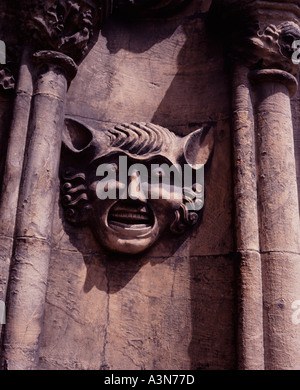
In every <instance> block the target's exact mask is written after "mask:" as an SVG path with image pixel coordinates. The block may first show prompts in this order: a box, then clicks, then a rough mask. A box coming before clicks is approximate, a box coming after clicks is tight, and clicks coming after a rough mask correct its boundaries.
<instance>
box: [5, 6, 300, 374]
mask: <svg viewBox="0 0 300 390" xmlns="http://www.w3.org/2000/svg"><path fill="white" fill-rule="evenodd" d="M25 3H26V4H27V5H30V4H31V5H33V4H35V5H38V7H36V9H35V11H34V10H33V11H34V12H33V14H32V15H30V13H27V14H26V15H25V16H26V18H25V20H26V25H27V26H29V25H30V31H31V33H32V38H34V39H33V40H32V39H31V40H30V39H29V40H28V39H27V40H26V42H27V43H29V45H32V46H33V47H34V48H35V49H37V48H38V49H41V52H39V53H38V54H35V56H34V57H35V60H41V56H42V58H43V60H42V61H38V62H36V61H32V54H33V53H34V50H33V47H31V48H30V47H29V48H28V47H27V48H26V50H25V51H24V54H23V57H22V60H21V68H20V72H19V75H20V77H19V79H18V84H17V88H16V92H17V96H16V98H15V101H14V104H12V103H13V102H12V100H10V99H12V95H3V98H1V99H0V135H1V142H2V141H3V146H1V147H2V148H3V150H4V153H6V150H7V156H8V157H7V159H6V163H5V165H4V160H5V159H4V158H3V162H2V165H1V166H2V167H3V171H4V179H3V185H2V194H1V199H2V200H1V202H2V203H0V204H2V206H1V210H3V211H5V212H3V213H1V215H0V221H1V224H2V225H1V230H0V250H1V257H0V259H1V260H0V261H1V267H0V272H1V274H2V275H1V278H2V280H1V291H0V292H1V294H2V295H1V296H0V299H2V297H5V292H6V283H7V280H8V275H9V268H10V271H11V273H10V279H9V282H10V283H9V294H8V301H7V302H8V311H7V320H8V324H7V326H6V327H5V328H3V329H4V330H5V333H4V334H3V336H4V337H3V342H2V346H1V349H2V351H1V353H2V357H1V358H2V361H3V363H4V368H9V369H10V368H21V369H28V368H38V369H97V370H99V369H101V370H105V369H126V370H127V369H138V370H140V369H162V370H164V369H177V370H178V369H200V370H208V369H234V368H239V369H263V368H264V367H265V368H267V369H290V368H299V363H298V362H299V359H298V357H297V354H299V350H300V347H299V340H300V337H299V325H295V321H294V322H293V318H294V317H295V311H294V308H295V302H298V300H299V293H300V292H299V283H298V279H299V277H298V276H299V275H298V274H299V265H298V264H299V259H298V257H299V237H298V230H299V210H298V201H297V197H298V195H297V188H296V184H297V183H296V170H297V171H298V187H299V172H300V171H299V160H300V157H299V156H300V153H299V150H298V149H299V148H298V144H299V139H298V138H299V137H298V135H297V127H298V124H299V123H298V122H299V110H298V108H297V105H298V102H299V92H297V93H296V95H295V96H294V98H293V100H292V111H291V110H290V96H291V95H293V93H295V91H296V88H295V87H296V82H295V78H294V75H292V74H295V73H296V72H297V70H298V68H297V67H296V66H293V64H292V63H291V61H290V56H291V54H292V51H291V43H292V42H291V39H290V38H291V37H292V38H293V39H298V37H299V29H298V27H297V25H298V23H299V16H300V13H299V7H298V6H299V1H298V0H297V1H296V0H295V1H291V2H290V3H289V4H288V5H287V3H286V2H280V1H276V2H272V1H270V2H263V3H262V2H260V1H256V0H247V1H245V2H237V1H235V0H234V1H233V0H232V1H230V0H226V1H225V0H224V1H220V2H214V3H213V5H214V6H215V5H221V6H224V8H223V10H224V13H223V16H224V17H225V19H224V18H223V17H222V18H221V19H222V20H223V21H224V20H226V17H229V19H228V20H231V21H232V20H233V19H232V17H233V15H234V16H236V15H240V16H241V18H240V19H238V20H239V21H240V23H238V24H237V25H236V24H235V23H230V25H227V26H226V23H225V25H224V23H223V24H221V19H215V20H214V21H213V22H212V21H211V19H209V25H208V24H207V23H206V21H207V20H208V19H207V18H208V14H207V11H208V10H209V7H210V5H211V1H203V2H197V1H190V2H187V3H186V4H185V7H181V5H183V4H181V3H185V2H184V1H183V2H181V1H179V0H178V1H176V0H174V1H171V0H170V1H168V0H166V1H150V0H149V2H148V1H147V2H146V3H143V6H141V3H140V2H139V1H134V2H130V4H129V2H127V1H117V2H114V9H113V11H114V14H113V15H112V16H111V17H110V19H108V20H106V22H105V24H103V26H102V29H101V31H100V33H99V35H97V33H96V34H94V35H93V36H92V31H91V30H90V29H89V27H88V31H86V30H85V28H86V27H87V25H89V26H90V27H91V24H90V22H91V18H90V16H91V15H90V14H89V15H86V16H87V18H86V19H85V20H81V22H83V24H84V23H86V24H87V25H85V26H83V25H82V24H81V23H80V22H79V21H78V20H77V19H76V12H78V15H81V16H84V15H85V11H84V10H85V9H86V8H85V7H86V6H87V4H89V3H91V2H90V1H84V0H82V1H79V0H76V1H75V0H72V1H64V0H61V1H57V2H56V1H54V0H53V1H52V0H47V1H46V2H44V3H43V4H42V2H38V1H34V2H30V1H26V2H24V4H25ZM104 3H105V4H104ZM108 3H109V1H106V2H102V4H103V6H104V8H103V9H102V11H104V14H105V15H108V13H110V10H111V9H110V8H107V5H108ZM217 3H218V4H217ZM177 5H180V7H179V8H177ZM175 8H176V9H175ZM68 10H73V11H74V12H75V11H76V12H75V14H74V13H72V12H73V11H72V12H71V15H69V14H68ZM27 11H30V9H29V8H28V9H27ZM44 11H45V12H44ZM168 12H170V13H168ZM226 12H228V14H226ZM229 12H230V14H229ZM231 12H232V13H231ZM104 14H101V12H100V14H98V16H99V17H100V19H101V18H102V17H103V16H104ZM4 15H8V17H9V20H11V19H13V18H14V11H13V7H8V8H7V7H6V8H5V7H4V5H3V4H2V5H0V16H1V17H2V16H4ZM101 15H102V16H101ZM211 15H212V16H215V17H216V14H215V13H214V14H211ZM245 15H246V16H247V17H246V20H247V19H248V21H249V22H250V23H249V24H247V23H244V21H245V18H244V17H245ZM161 16H163V18H162V19H161V18H160V17H161ZM282 19H284V20H282ZM93 20H94V19H93ZM102 21H103V19H102ZM219 23H220V25H222V28H223V29H224V30H223V31H224V32H225V30H226V29H228V30H229V31H227V30H226V31H227V33H229V36H230V33H233V32H234V34H233V35H232V37H233V36H236V37H238V38H239V42H238V44H237V45H234V43H233V42H232V40H231V39H227V41H226V42H224V41H222V40H221V37H220V34H219V33H218V26H219ZM257 23H258V25H257ZM0 26H1V27H0V39H1V37H5V32H4V30H5V28H4V27H2V25H1V24H0ZM3 26H5V24H3ZM240 27H241V29H239V28H240ZM248 27H249V29H247V28H248ZM39 29H42V32H43V33H42V34H40V36H39V37H38V36H37V31H39ZM76 29H77V30H78V31H77V30H76ZM245 32H246V34H245V35H243V34H244V33H245ZM222 37H223V35H222ZM224 37H225V34H224ZM27 38H28V36H27ZM37 38H38V39H37ZM40 38H42V39H40ZM227 38H228V35H227ZM245 38H246V41H247V45H246V46H244V45H241V42H245ZM8 43H9V45H11V44H12V46H13V44H15V43H16V41H14V39H12V40H10V41H9V42H8ZM229 46H231V52H230V57H229V58H230V61H228V56H224V49H226V50H227V49H228V48H229ZM232 46H233V47H232ZM87 48H88V49H89V50H90V51H89V53H88V55H87V56H86V57H85V58H84V59H83V60H82V62H81V59H82V55H83V54H87V52H86V49H87ZM237 49H238V50H237ZM53 50H54V51H53ZM250 51H251V52H250ZM66 54H67V55H70V56H71V57H72V58H70V57H66ZM17 57H18V56H17ZM18 58H19V60H20V56H19V57H18ZM74 60H75V61H74ZM75 62H76V63H77V65H79V66H78V73H77V75H76V77H75V78H74V79H73V81H72V78H73V77H74V76H75V73H76V70H77V67H76V65H75ZM70 66H71V67H70ZM249 71H252V73H251V78H248V75H249ZM253 71H254V73H253ZM287 72H290V73H287ZM250 79H251V80H250ZM67 87H69V89H68V92H67V94H66V90H67ZM32 99H33V100H32ZM13 106H14V110H13ZM65 114H66V115H67V117H72V118H73V119H75V120H78V121H79V122H82V123H85V124H87V125H88V126H90V127H91V128H92V129H94V130H95V129H96V130H95V131H98V132H99V140H100V138H101V136H102V135H103V134H102V133H101V131H103V130H104V132H103V133H105V131H107V130H109V129H112V128H114V126H115V125H118V124H120V123H132V122H135V123H154V124H155V125H158V126H162V127H165V128H167V129H169V130H170V131H173V132H174V134H175V135H177V136H181V137H184V136H187V135H189V134H193V132H194V131H196V133H197V129H199V128H209V127H210V128H213V129H214V150H213V153H212V155H211V158H210V160H209V162H208V163H207V167H206V173H205V206H204V208H203V210H202V211H201V215H200V218H199V221H198V223H197V224H196V225H195V226H194V227H193V230H191V231H186V232H184V233H183V234H182V235H180V236H178V237H175V236H174V235H173V234H171V232H170V231H168V229H166V231H165V232H164V233H163V234H162V235H161V236H160V237H159V238H158V240H157V241H156V242H155V243H153V245H152V246H151V247H150V248H148V249H147V250H146V251H144V252H141V253H138V254H132V253H128V254H127V255H124V254H119V253H117V252H114V251H111V250H107V249H105V248H104V247H103V246H102V245H99V241H101V240H97V239H95V234H93V233H94V232H93V229H94V227H93V225H90V226H85V224H84V223H83V222H85V221H84V219H85V218H84V217H85V215H84V212H85V211H86V210H85V209H84V208H83V209H82V210H83V214H82V215H81V217H83V219H82V220H81V221H80V222H81V223H79V224H77V226H76V225H74V224H71V223H70V222H74V221H72V218H71V217H70V216H69V217H68V216H67V217H66V215H65V213H64V208H63V205H62V199H61V198H60V188H59V183H58V172H57V169H58V163H59V148H60V141H61V139H60V137H61V131H62V127H63V126H62V124H63V121H64V119H65V118H64V116H65ZM11 115H12V126H11V127H10V126H9V124H10V123H7V122H10V116H11ZM292 116H293V119H294V137H295V145H294V143H293V129H292V120H291V118H292ZM28 123H29V133H28V137H27V130H28ZM9 127H10V128H11V130H10V131H11V132H10V142H7V137H8V133H9ZM99 142H100V141H99ZM7 145H8V146H7ZM98 146H99V145H98ZM294 149H295V151H296V158H295V156H294ZM24 150H25V160H24V161H25V162H24V165H23V156H24ZM62 156H63V157H64V155H63V154H62ZM295 161H296V166H295ZM76 163H77V168H78V165H80V164H81V161H80V160H79V159H78V161H76ZM75 165H76V164H75ZM1 166H0V168H1ZM22 167H23V168H22ZM21 177H22V180H21ZM73 189H74V188H72V187H68V191H72V190H73ZM80 191H81V190H80ZM72 194H73V193H71V195H70V193H67V194H65V195H67V196H72ZM67 200H69V201H73V199H69V198H68V199H67ZM18 201H19V207H18V213H17V224H16V226H15V223H14V222H15V214H16V207H17V206H16V205H17V203H18ZM99 210H100V212H101V208H100V209H99ZM161 214H163V213H161ZM73 217H74V215H73ZM73 219H74V218H73ZM100 235H101V232H98V234H97V235H96V237H98V238H99V237H100ZM13 248H15V249H14V252H12V249H13ZM110 249H113V248H110ZM12 255H13V256H12ZM11 259H12V262H11ZM48 266H49V269H48ZM3 299H4V298H3Z"/></svg>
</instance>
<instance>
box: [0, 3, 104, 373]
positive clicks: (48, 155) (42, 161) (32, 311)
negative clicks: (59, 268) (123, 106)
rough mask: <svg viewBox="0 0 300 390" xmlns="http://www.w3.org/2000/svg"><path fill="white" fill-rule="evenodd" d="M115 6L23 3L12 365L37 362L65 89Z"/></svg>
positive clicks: (7, 188)
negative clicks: (97, 31) (111, 7)
mask: <svg viewBox="0 0 300 390" xmlns="http://www.w3.org/2000/svg"><path fill="white" fill-rule="evenodd" d="M109 4H110V2H109V1H105V0H103V1H87V0H60V1H54V0H47V1H38V0H34V1H26V2H24V1H22V2H20V17H21V19H22V21H23V32H22V33H23V34H24V36H25V37H26V45H25V49H24V53H23V59H22V63H21V67H20V76H19V84H18V87H17V96H16V100H15V114H14V118H13V123H12V128H11V133H10V143H9V147H8V154H7V162H6V170H5V174H4V191H3V193H2V198H1V203H0V209H1V213H0V214H1V223H0V236H1V238H2V240H1V244H2V247H3V249H4V251H3V252H2V257H3V259H2V260H3V261H2V264H4V266H2V280H3V281H4V282H3V281H2V284H3V285H4V288H3V291H2V293H3V294H4V295H5V293H6V282H7V280H8V270H9V268H10V274H9V283H8V289H7V298H6V300H7V308H8V310H7V318H6V326H5V332H4V338H3V345H2V365H3V366H4V367H5V368H7V369H34V368H35V367H36V366H37V364H38V356H39V338H40V334H41V330H42V318H43V310H44V302H45V294H46V285H47V275H48V266H49V259H50V250H51V237H52V222H53V211H54V202H55V194H56V189H57V180H58V166H59V159H60V149H61V132H62V128H63V121H64V108H65V100H66V93H67V89H68V86H69V84H70V83H71V81H72V79H73V78H74V77H75V75H76V72H77V64H78V63H79V62H80V61H81V59H82V58H83V56H84V55H85V54H86V53H87V50H88V44H89V42H90V37H91V35H92V33H93V29H95V28H96V27H98V26H99V24H100V23H101V22H102V21H103V20H104V19H105V17H106V16H107V15H108V13H109V10H110V7H109ZM24 155H25V158H24V159H23V157H22V156H24ZM14 221H15V223H14ZM13 245H14V252H12V248H13ZM11 256H12V258H11ZM10 258H11V260H10Z"/></svg>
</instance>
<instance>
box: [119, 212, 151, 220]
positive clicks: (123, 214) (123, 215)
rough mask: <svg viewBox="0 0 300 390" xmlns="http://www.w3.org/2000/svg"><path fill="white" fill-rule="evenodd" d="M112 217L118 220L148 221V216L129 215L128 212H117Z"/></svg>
mask: <svg viewBox="0 0 300 390" xmlns="http://www.w3.org/2000/svg"><path fill="white" fill-rule="evenodd" d="M112 217H116V218H120V217H123V218H132V219H143V220H147V219H148V217H147V215H145V214H141V213H128V212H115V213H112Z"/></svg>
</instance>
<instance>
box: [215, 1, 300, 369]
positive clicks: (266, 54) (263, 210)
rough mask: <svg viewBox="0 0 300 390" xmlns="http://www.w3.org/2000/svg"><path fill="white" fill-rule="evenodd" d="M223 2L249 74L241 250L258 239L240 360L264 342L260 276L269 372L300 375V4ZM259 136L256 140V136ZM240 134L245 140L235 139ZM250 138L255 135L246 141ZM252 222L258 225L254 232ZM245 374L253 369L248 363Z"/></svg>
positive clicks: (247, 280) (244, 77)
mask: <svg viewBox="0 0 300 390" xmlns="http://www.w3.org/2000/svg"><path fill="white" fill-rule="evenodd" d="M220 3H222V6H223V11H224V12H225V13H226V12H227V15H226V17H227V23H226V22H225V23H226V24H225V25H224V26H225V28H227V32H230V33H231V35H229V36H230V38H229V39H228V40H230V42H231V50H232V52H231V53H234V63H235V65H234V67H235V69H237V65H236V64H239V65H238V68H239V69H242V68H243V69H244V70H243V71H239V72H237V71H235V72H234V85H235V86H237V87H234V96H235V100H236V101H237V103H236V105H235V106H234V113H233V115H234V118H235V119H234V124H235V128H234V150H235V161H234V163H235V172H236V178H237V179H238V180H237V181H236V186H238V189H240V190H241V191H237V190H236V191H235V195H236V196H235V202H236V209H237V215H236V217H237V222H236V229H237V232H238V234H237V249H238V246H239V243H240V241H241V240H240V237H239V234H240V233H241V232H242V231H244V232H246V235H245V236H246V237H247V236H248V237H250V236H249V234H250V233H251V232H252V231H253V232H254V233H255V235H253V236H252V238H255V240H254V241H252V244H254V247H252V249H255V253H256V255H255V256H254V252H253V253H252V256H251V257H248V258H247V257H245V258H244V260H245V261H242V262H240V263H239V265H238V266H239V280H238V281H239V284H240V285H241V286H242V288H241V289H240V290H239V297H238V302H239V303H240V306H239V309H240V312H239V314H240V315H239V324H238V329H240V330H242V337H240V338H239V339H238V341H239V346H238V350H239V352H240V356H239V358H238V360H239V362H241V361H242V362H243V360H244V359H246V357H247V356H249V354H250V356H251V358H252V357H254V355H253V352H254V349H253V346H254V345H256V344H257V342H258V340H260V341H261V331H259V330H257V333H256V332H255V331H254V332H253V331H251V327H252V324H254V326H255V325H259V322H260V323H261V324H262V322H261V314H262V310H261V304H259V302H257V306H256V307H255V301H256V297H259V296H261V283H260V282H259V277H260V276H259V272H260V273H261V281H262V298H263V334H264V336H263V342H264V348H263V350H262V349H261V352H260V353H262V352H263V353H264V365H265V369H268V370H269V369H273V370H275V369H299V367H300V363H299V362H300V327H299V326H296V325H295V324H293V321H292V318H293V307H294V306H293V302H294V301H296V300H299V296H300V283H299V280H300V257H299V253H300V224H299V206H298V194H297V181H296V168H295V155H294V142H293V125H292V119H291V117H292V115H291V106H290V98H291V97H292V96H293V95H294V93H295V92H296V90H297V80H296V78H295V77H294V75H295V74H296V73H297V72H298V71H299V67H298V65H295V64H294V63H293V61H292V56H293V54H294V50H293V42H294V41H296V40H298V39H300V28H299V21H300V12H299V5H300V4H299V1H290V2H289V3H288V4H287V3H286V2H283V1H282V2H280V1H276V2H273V1H265V2H260V1H256V0H248V1H245V2H240V1H232V0H231V1H227V0H221V1H220ZM234 20H235V21H236V23H234ZM233 46H234V47H233ZM240 91H243V93H242V94H240ZM248 91H249V93H248ZM240 96H242V97H243V99H239V97H240ZM247 107H250V108H251V107H253V114H251V115H249V112H250V111H251V110H249V109H248V108H247ZM243 112H244V113H243ZM253 129H254V132H255V136H253V135H251V134H253ZM237 130H238V132H239V133H240V136H237V135H236V134H235V133H236V131H237ZM245 131H246V133H247V134H248V135H247V136H245V137H241V135H243V133H244V132H245ZM237 140H238V143H237ZM254 157H255V159H256V163H254V161H253V158H254ZM241 165H242V167H243V169H245V171H244V172H243V171H242V170H241V169H240V166H241ZM238 172H242V174H240V175H238ZM245 183H246V185H244V184H245ZM249 188H250V191H251V194H252V195H251V197H250V198H249V194H250V192H249ZM255 197H256V198H257V203H256V205H255V202H254V199H255ZM243 202H245V204H244V206H243V207H242V209H243V213H240V212H239V210H241V207H240V205H241V204H242V203H243ZM251 213H252V217H251V216H250V214H251ZM245 215H246V216H248V218H247V219H246V218H245ZM247 220H248V221H249V222H251V223H250V224H249V225H248V226H247ZM257 221H258V223H257ZM253 228H254V230H253ZM243 229H244V230H243ZM247 229H248V230H247ZM257 231H258V233H259V246H258V245H257V244H258V242H257V234H256V233H257ZM250 238H251V237H250ZM248 242H249V245H250V244H251V242H250V241H248ZM249 245H247V246H248V247H250V246H249ZM257 249H259V251H257ZM238 251H239V249H238ZM254 257H257V259H254ZM243 268H244V271H245V272H243ZM259 270H260V271H259ZM243 286H244V287H243ZM245 292H246V299H245V297H244V295H243V294H244V293H245ZM245 313H248V315H247V316H245V315H244V314H245ZM244 321H246V323H245V322H244ZM249 334H250V335H251V338H252V341H253V344H252V346H251V338H250V339H248V337H249ZM244 347H245V348H244ZM246 360H247V359H246ZM240 368H243V369H247V368H249V366H248V365H247V364H246V365H243V364H242V365H241V366H240Z"/></svg>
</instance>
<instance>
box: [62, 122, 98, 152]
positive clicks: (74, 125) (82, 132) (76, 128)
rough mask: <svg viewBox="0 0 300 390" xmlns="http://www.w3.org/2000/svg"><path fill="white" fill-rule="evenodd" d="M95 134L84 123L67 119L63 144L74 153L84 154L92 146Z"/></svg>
mask: <svg viewBox="0 0 300 390" xmlns="http://www.w3.org/2000/svg"><path fill="white" fill-rule="evenodd" d="M92 140H93V133H92V131H91V129H89V128H88V127H87V126H86V125H84V124H83V123H80V122H78V121H76V120H74V119H71V118H66V119H65V124H64V129H63V133H62V141H63V144H64V145H65V146H66V147H67V149H69V150H71V151H72V152H73V153H80V152H83V151H84V150H85V149H87V148H88V146H89V145H90V144H91V142H92Z"/></svg>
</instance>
